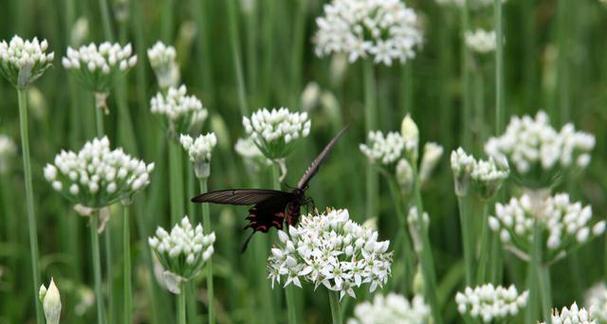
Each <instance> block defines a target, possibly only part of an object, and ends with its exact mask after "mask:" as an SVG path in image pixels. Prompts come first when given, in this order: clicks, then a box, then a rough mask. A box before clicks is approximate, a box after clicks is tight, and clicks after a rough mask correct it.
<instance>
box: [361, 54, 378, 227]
mask: <svg viewBox="0 0 607 324" xmlns="http://www.w3.org/2000/svg"><path fill="white" fill-rule="evenodd" d="M363 78H364V83H365V84H364V88H365V135H366V134H368V133H369V132H370V131H372V130H374V129H375V127H377V111H376V110H377V94H376V91H377V89H376V86H377V85H376V83H375V73H374V67H373V62H372V61H369V60H366V61H365V62H364V63H363ZM366 175H367V210H366V217H368V218H369V217H373V216H376V212H377V196H378V191H379V189H378V183H377V182H378V179H377V172H376V170H375V168H374V167H373V166H372V165H371V164H368V165H367V173H366Z"/></svg>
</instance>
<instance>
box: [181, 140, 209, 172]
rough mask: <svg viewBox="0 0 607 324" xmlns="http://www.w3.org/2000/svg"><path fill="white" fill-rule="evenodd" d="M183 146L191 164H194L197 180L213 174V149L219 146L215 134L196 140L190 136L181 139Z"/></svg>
mask: <svg viewBox="0 0 607 324" xmlns="http://www.w3.org/2000/svg"><path fill="white" fill-rule="evenodd" d="M179 141H180V142H181V146H183V148H184V149H185V150H186V152H188V156H189V157H190V162H192V163H193V164H194V173H195V174H196V177H197V178H199V179H200V178H208V177H209V174H210V173H211V156H212V152H213V148H215V146H216V145H217V137H216V136H215V133H208V134H205V135H200V136H198V137H196V139H194V138H192V137H191V136H190V135H183V134H182V135H181V136H180V137H179Z"/></svg>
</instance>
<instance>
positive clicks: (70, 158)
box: [44, 137, 154, 209]
mask: <svg viewBox="0 0 607 324" xmlns="http://www.w3.org/2000/svg"><path fill="white" fill-rule="evenodd" d="M153 169H154V164H153V163H151V164H146V163H145V162H143V161H141V160H138V159H136V158H133V157H131V156H129V155H128V154H126V153H124V151H123V150H122V149H121V148H118V149H115V150H112V149H110V142H109V140H108V139H107V137H103V138H101V139H94V140H92V141H90V142H87V143H86V144H85V145H84V147H83V148H82V149H81V150H80V151H79V152H72V151H62V152H61V153H59V154H58V155H57V156H56V157H55V160H54V163H53V164H47V165H46V167H45V168H44V177H45V178H46V180H47V181H49V182H50V183H51V185H52V187H53V189H55V190H56V191H58V192H61V193H62V194H63V195H64V196H65V197H67V198H68V199H69V200H70V201H71V202H73V203H74V204H78V205H81V206H84V207H87V208H93V209H99V208H103V207H107V206H109V205H111V204H113V203H116V202H118V201H121V200H129V199H130V198H131V196H132V195H134V194H135V193H136V192H138V191H140V190H142V189H143V188H145V187H146V186H147V185H148V184H149V183H150V173H151V172H152V170H153Z"/></svg>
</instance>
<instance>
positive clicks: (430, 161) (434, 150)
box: [419, 142, 444, 184]
mask: <svg viewBox="0 0 607 324" xmlns="http://www.w3.org/2000/svg"><path fill="white" fill-rule="evenodd" d="M443 151H444V150H443V147H442V146H440V145H438V144H436V143H432V142H430V143H426V144H425V145H424V154H423V155H422V162H421V165H420V168H419V181H420V182H421V183H422V184H423V183H426V182H427V181H428V180H429V179H430V176H431V175H432V172H433V171H434V168H436V165H437V164H438V162H439V161H440V159H441V157H442V156H443Z"/></svg>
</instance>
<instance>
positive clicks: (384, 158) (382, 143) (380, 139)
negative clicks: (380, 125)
mask: <svg viewBox="0 0 607 324" xmlns="http://www.w3.org/2000/svg"><path fill="white" fill-rule="evenodd" d="M405 144H406V143H405V139H404V138H403V137H402V136H401V134H399V133H397V132H389V133H387V134H385V135H384V133H382V132H381V131H371V132H369V135H367V143H366V144H360V145H359V149H360V151H361V152H362V153H363V154H364V155H365V156H366V157H367V158H368V159H369V161H370V162H371V163H376V164H381V165H384V166H389V165H392V164H394V163H395V162H397V161H398V160H399V159H400V158H401V157H402V156H403V151H404V149H405Z"/></svg>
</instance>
